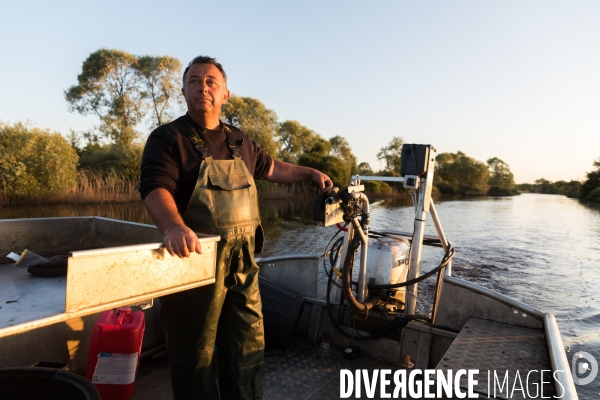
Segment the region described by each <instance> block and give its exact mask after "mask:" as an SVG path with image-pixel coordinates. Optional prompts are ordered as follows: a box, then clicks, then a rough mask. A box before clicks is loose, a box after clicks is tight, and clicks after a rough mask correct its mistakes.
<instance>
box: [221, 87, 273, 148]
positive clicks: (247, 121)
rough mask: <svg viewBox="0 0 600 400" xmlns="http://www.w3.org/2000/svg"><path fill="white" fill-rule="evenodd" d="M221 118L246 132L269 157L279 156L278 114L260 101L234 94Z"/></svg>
mask: <svg viewBox="0 0 600 400" xmlns="http://www.w3.org/2000/svg"><path fill="white" fill-rule="evenodd" d="M221 118H222V119H223V121H225V122H227V123H228V124H231V125H235V126H237V127H238V128H240V129H241V130H243V131H244V132H246V133H247V134H248V136H250V137H251V138H252V140H254V141H255V142H256V143H257V144H258V145H259V146H260V147H261V148H262V149H263V151H264V152H265V153H267V154H268V155H270V156H275V155H276V154H277V150H278V146H277V143H276V142H275V137H276V136H277V129H278V126H279V124H278V123H277V114H275V111H273V110H270V109H268V108H267V107H265V105H264V104H263V103H261V102H260V100H257V99H253V98H252V97H240V96H236V95H233V94H232V95H231V96H230V97H229V100H228V101H227V103H225V104H224V105H223V107H222V109H221Z"/></svg>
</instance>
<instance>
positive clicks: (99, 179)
mask: <svg viewBox="0 0 600 400" xmlns="http://www.w3.org/2000/svg"><path fill="white" fill-rule="evenodd" d="M138 185H139V182H138V181H132V180H129V179H125V178H124V177H123V176H122V175H121V174H119V173H116V172H114V171H110V172H92V171H81V172H80V173H79V176H78V177H77V182H76V184H75V186H74V187H72V188H71V189H70V190H68V191H67V192H65V193H62V194H44V195H29V196H14V195H12V196H11V195H6V194H3V193H0V205H5V206H8V205H13V206H15V205H19V206H20V205H41V204H92V203H128V202H134V201H139V199H140V194H139V191H138Z"/></svg>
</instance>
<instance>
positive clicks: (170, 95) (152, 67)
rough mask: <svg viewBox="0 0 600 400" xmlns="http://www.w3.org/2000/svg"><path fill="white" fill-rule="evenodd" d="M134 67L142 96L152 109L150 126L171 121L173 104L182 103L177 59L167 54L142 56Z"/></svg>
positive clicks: (179, 68) (179, 67)
mask: <svg viewBox="0 0 600 400" xmlns="http://www.w3.org/2000/svg"><path fill="white" fill-rule="evenodd" d="M136 69H137V72H138V74H139V76H140V84H141V85H142V97H143V98H144V99H145V100H146V101H147V102H148V107H149V108H150V109H151V110H152V112H151V113H150V115H151V117H150V121H151V124H152V126H153V127H158V126H160V125H163V124H166V123H167V122H169V121H171V120H172V119H173V113H172V108H173V106H174V105H176V104H177V105H179V106H181V105H182V104H183V96H182V95H181V81H180V79H181V62H180V61H179V59H178V58H175V57H169V56H162V57H155V56H142V57H139V58H138V60H137V63H136Z"/></svg>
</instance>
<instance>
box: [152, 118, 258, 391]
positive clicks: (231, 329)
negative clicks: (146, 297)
mask: <svg viewBox="0 0 600 400" xmlns="http://www.w3.org/2000/svg"><path fill="white" fill-rule="evenodd" d="M228 129H229V128H228V127H227V126H225V130H226V133H227V136H228V145H229V148H230V149H231V151H232V153H233V159H232V160H213V158H212V156H210V154H209V153H208V149H207V148H206V146H205V145H204V143H203V141H202V139H201V138H200V137H199V136H198V135H192V136H191V137H190V140H192V142H193V143H194V144H195V146H196V149H197V150H198V151H200V152H201V153H202V156H203V160H202V163H201V164H200V170H199V173H198V181H197V182H196V186H195V188H194V192H193V194H192V197H191V199H190V202H189V204H188V206H187V208H186V210H185V212H184V214H183V220H184V222H185V223H186V225H187V226H189V227H190V228H191V229H192V230H193V231H195V232H201V233H210V234H217V235H220V236H221V241H220V242H219V243H218V245H217V265H216V274H215V283H214V284H212V285H207V286H202V287H199V288H196V289H191V290H187V291H184V292H180V293H176V294H174V295H170V296H166V297H165V298H164V299H163V300H162V308H161V319H162V321H163V324H164V326H165V330H166V334H167V344H168V352H169V361H170V363H171V375H172V385H173V392H174V393H173V394H174V397H175V399H197V398H198V399H200V398H202V399H210V398H218V394H217V389H216V385H215V379H214V369H213V365H212V360H213V352H214V347H215V344H216V347H217V349H218V351H217V357H218V366H219V389H220V392H221V399H257V398H261V396H262V391H263V390H262V364H263V360H264V331H263V321H262V311H261V308H262V305H261V300H260V293H259V290H258V266H257V265H256V262H255V261H254V250H255V231H256V229H257V228H259V227H260V215H259V209H258V196H257V192H256V186H255V184H254V179H253V177H252V175H251V174H250V172H249V171H248V168H246V165H245V163H244V161H243V160H242V158H241V156H240V155H239V152H238V149H237V146H239V145H241V143H240V142H238V143H237V144H236V143H235V142H234V141H232V135H231V132H229V131H228ZM259 231H260V228H259Z"/></svg>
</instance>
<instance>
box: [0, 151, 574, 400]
mask: <svg viewBox="0 0 600 400" xmlns="http://www.w3.org/2000/svg"><path fill="white" fill-rule="evenodd" d="M402 152H403V153H402V171H403V175H404V176H402V177H397V178H390V177H366V176H356V177H354V178H353V180H352V182H351V184H350V185H349V186H347V187H345V188H342V189H341V190H339V191H333V192H332V193H330V194H329V195H328V196H325V197H323V198H322V199H320V201H319V202H318V203H316V204H317V206H316V210H315V214H316V218H318V219H320V220H321V221H323V224H324V225H325V226H333V225H338V226H339V227H340V228H341V227H344V225H345V229H347V231H346V232H345V233H344V236H343V238H342V239H340V240H338V241H336V243H337V244H336V245H334V246H332V247H333V249H331V250H327V251H324V252H323V254H321V255H316V254H289V255H278V256H273V257H268V258H262V259H257V262H258V263H259V265H260V267H261V272H260V274H261V295H262V297H263V314H264V318H265V330H266V338H267V350H266V358H265V367H264V396H263V398H273V399H282V398H286V399H309V398H310V399H318V398H327V399H330V398H350V397H351V398H390V397H391V398H394V397H396V398H397V397H403V398H423V397H428V396H426V394H427V393H426V392H425V391H426V390H430V389H431V390H432V391H433V392H434V393H435V394H434V395H433V396H432V397H430V398H464V397H467V395H468V394H469V393H471V394H472V395H473V394H474V395H477V396H478V397H483V398H544V397H545V398H548V397H549V396H554V397H557V398H563V399H577V393H576V390H575V385H574V381H573V378H572V375H571V372H570V369H569V365H568V361H567V357H566V354H565V350H564V347H563V343H562V340H561V336H560V332H559V330H558V327H557V324H556V320H555V318H554V316H553V315H552V314H550V313H546V312H544V311H541V310H537V309H535V308H533V307H530V306H528V305H526V304H523V303H521V302H519V301H516V300H514V299H512V298H509V297H507V296H504V295H502V294H499V293H497V292H494V291H492V290H489V289H487V288H484V287H480V286H477V285H474V284H472V283H470V282H467V281H464V280H461V279H458V278H456V277H453V276H452V256H453V253H454V250H453V248H452V245H451V241H450V240H449V238H447V237H446V235H445V234H444V231H443V228H442V223H441V218H440V216H438V214H437V212H436V209H435V205H434V202H433V200H432V198H431V191H432V182H433V171H434V163H435V149H434V148H433V147H431V146H428V145H405V146H404V147H403V150H402ZM367 180H388V181H389V180H395V181H396V182H400V183H402V185H403V186H404V187H405V188H407V189H409V190H411V196H412V199H413V202H414V206H415V218H414V228H413V230H412V231H410V232H405V231H401V230H387V231H377V230H375V229H372V228H371V227H370V226H369V216H370V210H369V201H368V198H367V196H365V195H364V193H363V190H364V187H363V185H362V183H363V182H364V181H367ZM428 215H429V218H430V219H431V222H432V223H433V225H434V226H435V230H436V232H437V235H426V234H425V233H424V232H425V224H426V222H427V216H428ZM0 237H1V239H0V254H2V253H1V252H2V251H4V252H8V251H14V249H20V248H29V249H32V250H36V249H38V248H39V250H38V251H39V252H40V253H42V254H43V253H45V254H48V252H49V250H52V252H54V253H56V252H59V250H60V252H69V266H68V275H67V277H66V280H65V278H35V277H29V276H26V277H25V278H23V277H22V276H21V277H17V273H18V272H22V271H18V270H17V269H16V268H14V267H12V265H10V266H9V264H0V274H3V276H2V277H1V279H0V285H2V286H0V296H2V299H1V300H2V309H0V343H1V344H2V345H1V346H0V367H2V366H8V365H31V364H33V363H35V362H36V361H42V360H43V361H59V362H61V361H62V362H66V363H68V364H69V365H70V368H71V370H74V371H78V370H81V368H82V366H84V365H85V356H87V348H86V346H87V345H86V340H87V341H89V332H90V330H91V327H92V326H93V323H94V318H97V313H98V312H99V311H102V310H105V309H110V308H114V307H117V306H121V305H142V306H144V305H145V307H146V308H147V309H146V310H145V312H146V315H147V318H148V328H147V333H146V337H145V339H144V348H143V350H144V351H145V352H144V353H143V354H144V355H146V356H148V357H147V358H146V360H147V361H146V366H144V362H142V368H141V372H140V375H139V376H138V379H137V381H136V387H135V391H134V396H133V398H139V399H151V398H157V399H158V398H160V399H167V398H171V397H170V385H169V379H170V377H169V371H168V369H167V367H166V361H165V359H164V358H163V362H161V361H160V357H159V356H160V355H161V354H163V353H164V352H161V350H162V349H163V348H164V347H161V346H163V345H162V331H161V328H160V324H159V323H158V318H157V309H158V304H159V301H154V306H153V307H148V306H149V303H150V301H151V299H156V298H157V297H159V296H161V295H165V294H168V293H172V292H174V291H178V290H185V289H187V288H191V287H195V286H200V285H202V284H210V283H211V282H212V281H211V279H212V277H213V276H214V255H212V254H211V253H210V252H208V253H206V254H205V255H203V256H202V257H201V256H197V257H192V258H190V259H188V260H179V259H176V258H171V257H169V256H168V255H166V256H165V253H164V248H163V247H162V245H161V244H160V243H159V242H160V240H161V239H162V237H161V235H160V233H159V232H158V231H157V230H156V228H154V227H151V226H149V225H143V224H134V223H127V222H122V221H114V220H108V219H104V218H95V217H94V218H92V217H90V218H66V219H39V220H4V221H0ZM203 240H204V241H205V242H206V246H211V243H212V244H213V245H214V243H215V242H216V240H218V238H215V237H206V238H204V239H203ZM145 243H151V244H145ZM124 244H126V246H125V247H123V245H124ZM36 246H39V247H36ZM203 246H205V245H204V243H203ZM206 246H205V247H203V249H205V248H207V247H206ZM423 246H432V247H435V248H439V249H440V259H441V261H440V263H439V265H437V266H436V267H435V268H432V269H430V270H429V272H427V273H424V274H421V258H422V257H421V256H422V251H423ZM211 257H212V258H211ZM328 260H329V264H327V261H328ZM323 264H325V265H326V267H325V274H323V273H322V272H320V270H321V269H322V268H323ZM355 264H357V266H355ZM211 265H212V271H211ZM172 270H174V271H175V272H173V271H172ZM183 270H186V271H187V270H193V271H197V273H195V274H193V276H188V275H186V274H183V273H182V272H181V271H183ZM177 271H179V272H177ZM211 273H212V274H213V275H211ZM324 276H325V277H326V278H325V279H324ZM424 279H433V280H435V284H433V285H432V287H433V288H434V290H433V291H432V297H433V298H432V299H430V302H431V307H430V308H429V309H428V310H425V312H424V313H423V311H422V310H419V308H418V306H417V301H418V298H419V296H421V294H420V293H421V292H419V284H420V283H421V282H422V281H423V280H424ZM324 280H325V281H324ZM132 282H133V284H132ZM130 284H132V286H134V287H133V288H131V290H130V286H129V285H130ZM421 284H422V283H421ZM319 285H325V286H326V291H325V293H324V294H323V293H322V290H319ZM124 286H125V287H127V288H128V289H127V290H123V289H122V288H123V287H124ZM19 290H20V291H19ZM13 297H14V299H13ZM65 299H66V300H65ZM13 300H18V301H13ZM8 301H11V303H10V304H7V305H9V306H10V307H6V306H5V303H7V302H8ZM15 305H17V306H18V307H19V309H18V311H17V312H15ZM34 308H35V311H33V309H34ZM11 309H12V311H9V310H11ZM38 311H39V312H38ZM420 313H421V314H422V315H421V314H420ZM24 315H27V317H24ZM24 349H29V350H28V351H24ZM157 360H159V361H157ZM409 380H410V381H409ZM448 381H451V382H450V383H449V384H448ZM416 382H419V383H418V384H417V383H416ZM411 385H412V386H411ZM444 385H445V386H444ZM440 387H441V388H442V389H441V391H436V388H437V389H439V388H440ZM448 387H450V389H448ZM375 389H377V390H375ZM417 389H418V390H419V391H418V392H417ZM388 395H389V396H388Z"/></svg>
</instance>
